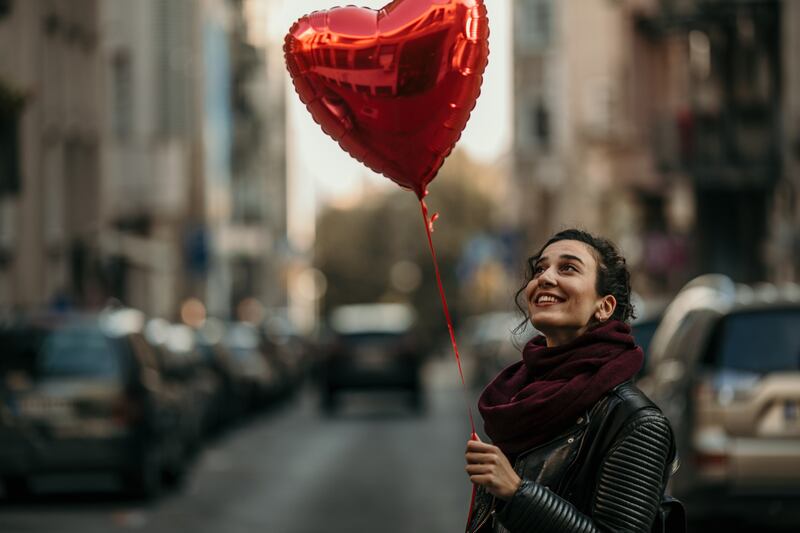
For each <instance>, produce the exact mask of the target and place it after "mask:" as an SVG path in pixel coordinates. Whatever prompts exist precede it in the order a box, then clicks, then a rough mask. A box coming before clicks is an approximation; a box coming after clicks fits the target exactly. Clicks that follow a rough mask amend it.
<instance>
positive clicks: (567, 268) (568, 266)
mask: <svg viewBox="0 0 800 533" xmlns="http://www.w3.org/2000/svg"><path fill="white" fill-rule="evenodd" d="M561 270H573V271H575V272H577V271H578V269H577V268H575V265H570V264H569V263H567V264H566V265H563V266H562V267H561Z"/></svg>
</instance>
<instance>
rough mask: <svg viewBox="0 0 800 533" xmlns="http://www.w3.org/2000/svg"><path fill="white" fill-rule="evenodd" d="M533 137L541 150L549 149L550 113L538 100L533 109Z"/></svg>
mask: <svg viewBox="0 0 800 533" xmlns="http://www.w3.org/2000/svg"><path fill="white" fill-rule="evenodd" d="M532 123H533V136H534V138H535V139H536V142H537V144H538V145H539V147H540V148H542V149H543V150H549V149H550V111H549V110H548V109H547V106H545V104H544V102H542V101H541V100H539V101H538V102H537V103H536V105H535V106H534V108H533V120H532Z"/></svg>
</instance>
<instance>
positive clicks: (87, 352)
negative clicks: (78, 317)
mask: <svg viewBox="0 0 800 533" xmlns="http://www.w3.org/2000/svg"><path fill="white" fill-rule="evenodd" d="M40 371H41V374H42V376H46V377H64V376H69V377H92V378H113V377H118V376H119V375H120V374H121V372H122V362H121V361H120V356H119V352H118V351H117V350H115V349H114V346H113V345H112V344H111V341H110V340H109V339H108V338H107V337H106V336H105V335H103V333H102V332H101V331H99V330H97V329H90V328H67V329H62V330H57V331H55V332H53V333H52V334H51V335H49V336H48V337H47V339H46V340H45V342H44V346H43V349H42V356H41V363H40Z"/></svg>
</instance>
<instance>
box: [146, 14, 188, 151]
mask: <svg viewBox="0 0 800 533" xmlns="http://www.w3.org/2000/svg"><path fill="white" fill-rule="evenodd" d="M191 8H192V6H191V4H189V3H187V0H158V3H157V4H156V9H155V11H154V14H155V26H154V27H155V35H156V49H157V51H158V52H157V53H158V56H157V57H158V63H157V65H158V75H157V76H156V83H157V84H158V85H157V94H158V106H157V107H156V110H157V113H158V114H157V124H158V128H159V132H160V133H161V134H162V135H164V136H172V135H182V134H184V133H186V132H188V131H189V130H190V128H191V124H190V120H191V110H190V105H191V99H190V98H189V95H190V94H191V76H190V75H191V72H190V64H191V60H192V59H191V57H190V53H191V50H192V35H191V24H192V16H191V15H192V11H191Z"/></svg>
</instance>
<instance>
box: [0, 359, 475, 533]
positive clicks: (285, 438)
mask: <svg viewBox="0 0 800 533" xmlns="http://www.w3.org/2000/svg"><path fill="white" fill-rule="evenodd" d="M451 374H452V375H451ZM457 376H458V374H457V372H456V369H455V365H454V363H452V361H451V360H449V359H441V360H435V361H434V363H433V364H432V365H431V366H430V367H429V368H428V369H427V372H426V381H427V385H428V394H427V395H426V398H427V409H426V411H425V413H424V414H422V415H419V416H417V415H415V414H413V413H412V412H411V411H409V410H408V409H407V408H406V406H405V403H404V402H403V401H402V398H400V397H398V396H395V395H394V394H393V393H388V392H387V393H383V392H382V393H374V394H373V393H370V394H363V395H359V394H353V395H351V396H348V397H346V398H343V402H342V408H341V410H340V411H339V412H338V413H337V414H336V415H335V416H332V417H324V416H323V415H322V414H321V413H320V410H319V408H318V402H317V395H316V391H314V389H313V388H311V387H309V388H307V389H306V391H305V393H304V394H302V395H301V396H300V397H298V399H297V400H296V401H294V402H292V403H290V404H287V405H286V406H284V407H282V408H278V409H277V410H275V411H274V412H270V413H266V414H264V415H263V416H261V417H260V418H257V419H255V420H254V421H253V422H252V423H251V424H249V425H247V426H245V427H242V428H240V429H239V430H234V431H233V432H232V433H231V434H229V435H228V436H225V437H222V438H221V439H220V440H219V441H218V442H216V443H214V444H211V445H209V447H208V448H207V449H206V450H205V451H204V452H203V454H202V455H201V457H200V458H199V460H198V462H197V465H196V467H195V469H194V470H193V472H192V473H191V474H190V475H189V476H188V478H187V481H186V485H185V486H184V487H183V488H180V489H177V490H176V491H174V492H171V493H169V494H167V495H166V496H165V497H163V498H162V499H160V500H159V501H157V502H155V503H153V504H151V505H148V504H143V503H141V502H137V501H135V500H132V499H130V498H127V497H125V496H123V495H122V494H121V493H119V492H118V491H117V490H115V487H114V486H113V485H111V484H110V482H107V481H106V480H103V479H96V480H94V479H92V480H89V479H87V480H78V479H73V480H69V481H67V480H57V481H56V480H51V481H48V482H47V483H44V481H42V482H39V484H38V485H37V488H38V489H40V490H39V491H37V493H36V494H35V495H34V496H32V497H30V498H26V499H24V500H21V501H18V502H13V503H9V502H5V501H4V502H3V503H2V504H0V505H2V507H0V531H3V532H4V533H12V532H13V533H16V532H23V531H36V532H41V533H46V532H50V531H54V532H55V531H60V532H63V531H81V532H83V533H93V532H105V531H110V530H120V531H124V530H141V531H148V532H174V531H193V532H198V533H199V532H206V531H207V532H219V531H226V532H231V533H237V532H252V531H274V532H282V533H292V532H317V531H328V532H338V531H342V532H345V531H348V532H352V531H377V530H379V531H382V532H387V533H392V532H397V533H401V532H408V531H459V530H461V528H462V527H463V523H464V521H465V520H466V513H467V507H468V504H469V497H470V486H469V484H468V482H467V479H466V476H465V475H464V473H463V467H462V464H463V459H462V455H461V452H462V450H463V447H464V443H465V441H466V438H467V437H468V435H469V424H468V421H467V416H466V413H465V409H464V402H463V399H462V398H463V396H462V394H461V391H460V389H459V386H458V384H457V382H456V380H457ZM398 400H399V401H398ZM45 488H46V489H47V490H42V489H45Z"/></svg>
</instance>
